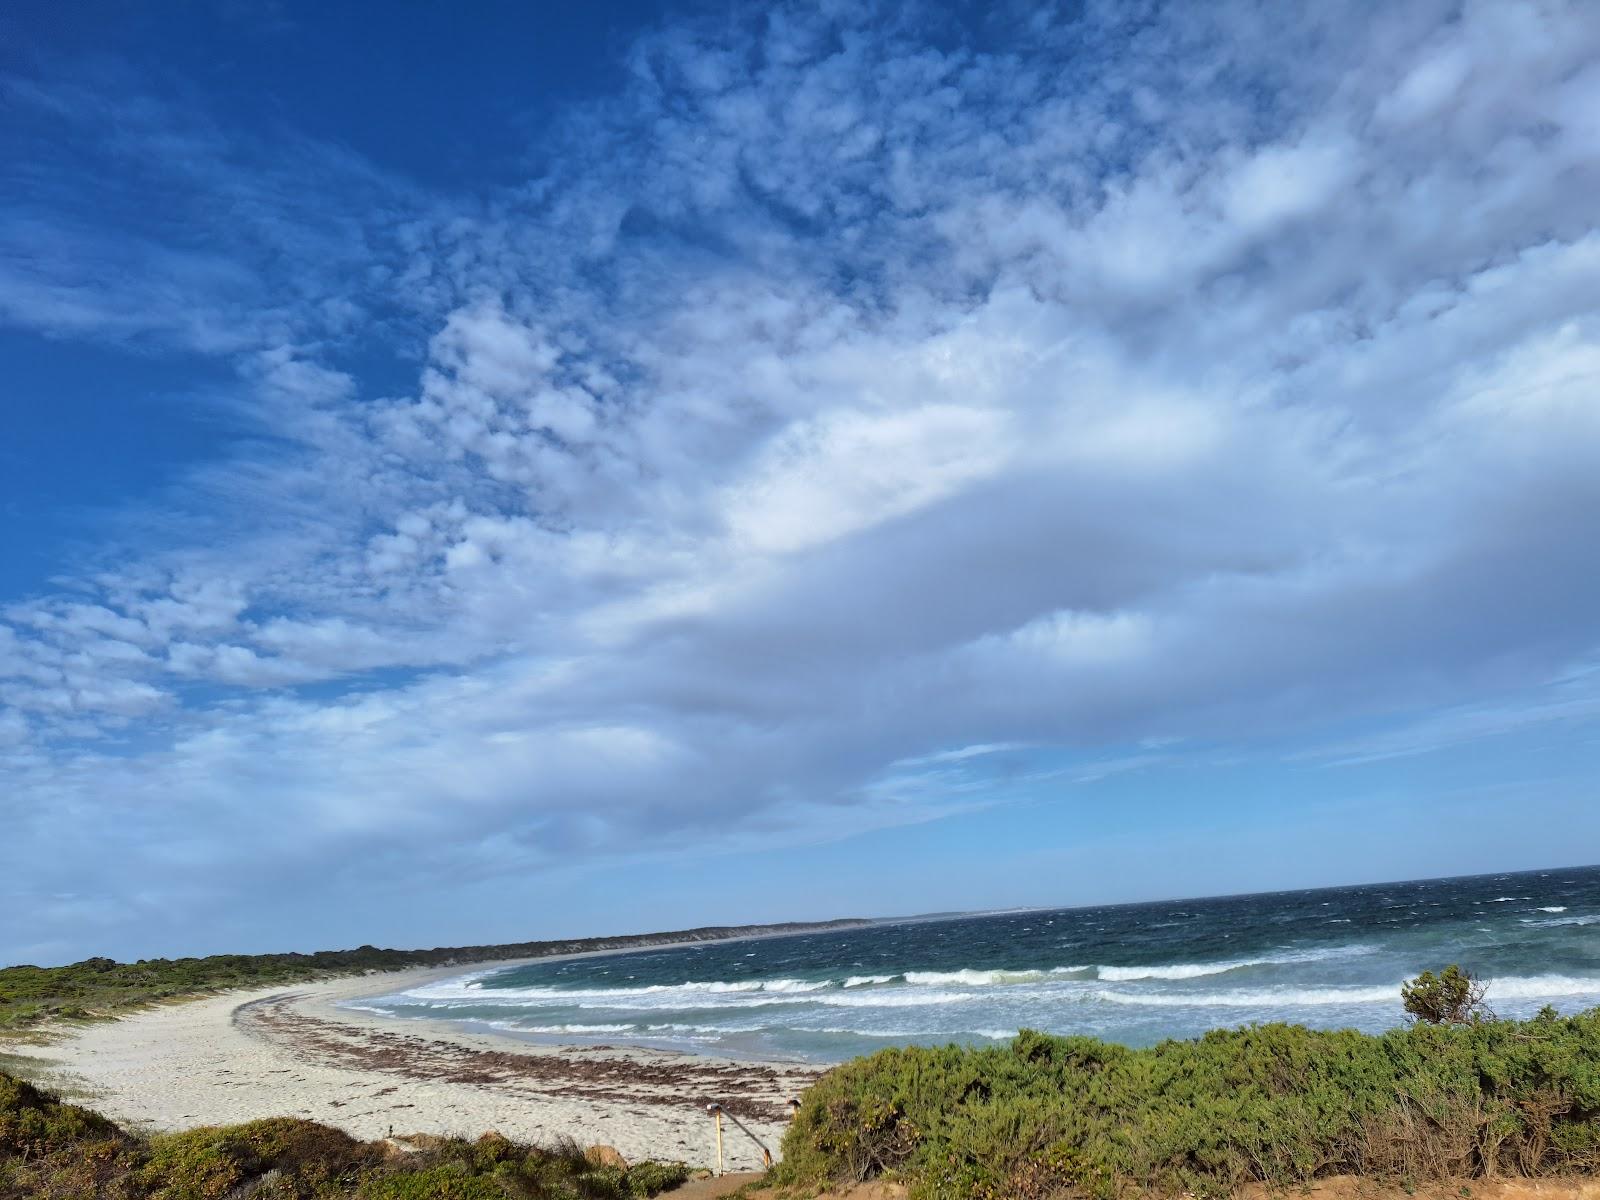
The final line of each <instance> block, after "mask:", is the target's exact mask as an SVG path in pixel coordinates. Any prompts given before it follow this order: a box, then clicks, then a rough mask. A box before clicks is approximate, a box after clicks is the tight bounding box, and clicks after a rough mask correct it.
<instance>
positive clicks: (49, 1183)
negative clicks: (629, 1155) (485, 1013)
mask: <svg viewBox="0 0 1600 1200" xmlns="http://www.w3.org/2000/svg"><path fill="white" fill-rule="evenodd" d="M412 1142H413V1144H412V1145H409V1146H408V1145H406V1144H405V1143H402V1142H360V1141H357V1140H355V1139H354V1138H352V1137H350V1136H349V1135H348V1134H345V1133H341V1132H340V1131H339V1130H337V1129H330V1128H329V1127H328V1126H326V1125H319V1124H316V1123H315V1122H313V1121H303V1120H299V1119H296V1118H291V1117H275V1118H271V1119H268V1120H263V1121H251V1122H250V1123H248V1124H245V1125H230V1126H224V1127H213V1128H202V1129H190V1130H186V1131H184V1132H182V1133H168V1134H158V1135H156V1136H153V1137H148V1138H146V1137H139V1136H136V1135H134V1134H131V1133H129V1132H127V1131H126V1130H123V1129H121V1128H119V1127H118V1126H117V1125H115V1124H114V1123H112V1122H111V1121H109V1120H107V1119H106V1118H105V1117H102V1116H100V1115H99V1114H97V1113H93V1112H90V1111H89V1110H87V1109H84V1108H79V1107H77V1106H76V1105H72V1104H66V1103H63V1102H62V1101H61V1100H59V1099H58V1098H57V1097H55V1096H52V1095H50V1094H49V1093H47V1092H42V1091H40V1090H39V1089H37V1088H35V1087H33V1086H32V1085H31V1084H28V1083H24V1082H23V1081H22V1080H19V1079H14V1078H12V1077H11V1076H9V1075H4V1074H0V1197H4V1198H6V1200H10V1198H11V1197H37V1198H39V1200H222V1198H224V1197H227V1198H230V1200H243V1198H244V1197H250V1198H252V1200H324V1198H330V1200H331V1198H333V1197H348V1198H350V1200H579V1198H583V1200H630V1198H633V1197H644V1196H654V1195H656V1194H658V1193H659V1192H662V1191H664V1190H667V1189H669V1188H673V1187H676V1186H677V1185H678V1184H680V1183H682V1182H683V1181H684V1180H685V1179H687V1178H688V1176H689V1170H688V1168H687V1167H685V1166H684V1165H683V1164H682V1163H660V1162H641V1163H636V1164H634V1165H632V1166H629V1167H623V1166H617V1165H608V1164H605V1163H601V1162H594V1161H591V1160H590V1159H589V1158H588V1157H587V1156H585V1154H584V1152H583V1151H582V1150H581V1149H579V1148H578V1147H577V1146H576V1145H573V1144H570V1143H569V1144H566V1145H561V1146H556V1147H553V1148H541V1147H536V1146H526V1145H521V1144H518V1143H516V1142H512V1141H510V1140H508V1139H506V1138H503V1137H501V1136H500V1135H499V1134H495V1133H489V1134H485V1135H484V1136H483V1137H480V1138H479V1139H478V1140H477V1141H465V1140H462V1139H458V1138H418V1139H412Z"/></svg>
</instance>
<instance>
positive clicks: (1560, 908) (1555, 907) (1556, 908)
mask: <svg viewBox="0 0 1600 1200" xmlns="http://www.w3.org/2000/svg"><path fill="white" fill-rule="evenodd" d="M1539 911H1540V912H1550V913H1558V912H1566V911H1567V906H1566V905H1565V904H1552V905H1550V906H1549V907H1548V908H1541V909H1540V910H1539Z"/></svg>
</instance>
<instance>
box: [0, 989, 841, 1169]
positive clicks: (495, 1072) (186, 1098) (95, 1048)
mask: <svg viewBox="0 0 1600 1200" xmlns="http://www.w3.org/2000/svg"><path fill="white" fill-rule="evenodd" d="M490 965H492V966H496V967H499V966H505V965H508V964H504V963H496V964H490ZM471 969H472V968H471V967H468V966H457V967H450V968H446V969H430V970H418V971H405V972H393V973H386V974H382V975H371V976H364V977H360V978H346V979H337V980H328V981H322V982H317V983H308V984H303V985H299V986H295V987H288V988H285V987H277V988H269V989H263V990H260V991H235V992H229V993H225V994H222V995H218V996H211V997H206V998H204V999H199V1000H193V1001H187V1002H183V1003H174V1004H168V1005H163V1006H160V1007H157V1008H153V1009H150V1010H147V1011H144V1012H139V1013H135V1014H133V1015H130V1016H126V1017H123V1018H121V1019H119V1020H116V1021H108V1022H104V1023H101V1024H92V1025H85V1026H80V1027H76V1028H71V1029H63V1030H57V1031H55V1032H54V1035H53V1036H52V1037H51V1038H50V1040H49V1041H48V1042H47V1043H45V1044H40V1045H14V1046H8V1047H6V1050H7V1053H8V1054H13V1055H17V1056H19V1057H23V1058H27V1059H31V1060H33V1063H34V1064H35V1065H36V1067H37V1069H36V1070H35V1071H31V1072H30V1074H33V1075H35V1076H36V1077H37V1078H38V1079H39V1080H40V1081H42V1082H45V1083H47V1084H48V1085H50V1086H53V1087H55V1088H57V1089H59V1090H62V1091H64V1092H65V1093H67V1094H69V1095H71V1096H73V1097H74V1098H79V1097H81V1098H84V1099H85V1100H86V1101H87V1102H89V1103H91V1105H92V1107H94V1108H96V1109H98V1110H100V1111H101V1112H104V1113H105V1114H106V1115H108V1116H110V1117H112V1118H114V1119H116V1120H117V1121H119V1122H122V1123H123V1124H125V1125H128V1126H130V1127H136V1128H140V1129H146V1130H171V1129H184V1128H189V1127H192V1126H196V1125H215V1124H227V1123H232V1122H238V1121H248V1120H253V1119H255V1118H258V1117H268V1116H298V1117H307V1118H310V1119H313V1120H316V1121H321V1122H323V1123H325V1124H328V1125H333V1126H337V1127H338V1128H340V1129H344V1130H346V1131H348V1132H349V1133H351V1134H353V1135H355V1136H357V1137H362V1138H379V1137H384V1136H387V1135H389V1134H390V1133H394V1134H407V1133H431V1134H458V1135H466V1136H469V1137H477V1136H478V1135H480V1134H482V1133H484V1132H486V1131H488V1130H491V1129H493V1130H498V1131H499V1132H500V1133H502V1134H505V1135H506V1136H507V1137H511V1138H514V1139H520V1140H528V1141H550V1140H552V1139H555V1138H558V1137H564V1136H565V1137H571V1138H574V1139H576V1140H577V1141H578V1142H580V1143H581V1144H584V1145H590V1144H594V1143H600V1144H604V1145H609V1146H614V1147H616V1149H618V1150H619V1151H621V1152H622V1154H623V1155H624V1156H625V1157H627V1158H628V1159H629V1160H630V1161H633V1160H637V1159H642V1158H660V1159H680V1160H682V1161H685V1162H688V1163H690V1164H692V1165H710V1164H712V1163H713V1162H714V1161H715V1155H716V1149H715V1140H714V1132H713V1126H712V1121H711V1118H710V1117H709V1116H708V1115H707V1114H706V1111H705V1107H706V1105H707V1104H709V1103H712V1102H717V1103H720V1104H721V1105H722V1106H723V1107H724V1109H725V1111H726V1112H727V1114H728V1118H729V1119H728V1121H727V1123H726V1125H725V1134H724V1136H725V1142H724V1144H725V1148H726V1162H727V1166H728V1167H729V1169H752V1168H756V1167H759V1166H760V1165H761V1149H760V1147H759V1146H758V1145H757V1140H759V1141H760V1142H761V1143H764V1144H765V1145H766V1146H767V1147H769V1148H770V1149H771V1150H772V1152H773V1154H774V1156H776V1155H777V1153H778V1142H779V1139H780V1137H781V1136H782V1132H783V1127H784V1124H785V1122H786V1120H787V1117H788V1101H789V1100H790V1099H792V1098H795V1097H797V1096H798V1095H799V1094H800V1092H801V1091H802V1090H804V1088H805V1087H806V1085H807V1084H808V1083H809V1082H810V1081H811V1080H812V1079H814V1078H815V1077H816V1075H817V1073H818V1069H817V1068H813V1067H807V1066H800V1065H790V1064H775V1063H748V1062H735V1061H731V1060H725V1059H713V1058H705V1057H701V1056H698V1055H688V1054H679V1053H671V1052H666V1051H652V1050H640V1049H636V1048H633V1047H610V1046H592V1047H564V1046H563V1047H558V1046H535V1045H529V1044H528V1043H525V1042H522V1041H518V1040H516V1039H512V1038H509V1037H501V1036H497V1035H494V1034H491V1033H483V1034H479V1033H468V1032H463V1031H461V1030H459V1029H456V1028H454V1027H453V1026H451V1025H449V1024H447V1023H445V1022H432V1021H416V1020H396V1019H392V1018H385V1017H382V1016H378V1015H376V1014H372V1013H367V1012H361V1011H352V1010H350V1009H346V1008H341V1007H338V1004H339V1002H340V1001H345V1000H354V999H359V998H362V997H365V996H372V995H379V994H383V993H387V992H393V991H396V990H400V989H402V988H408V987H415V986H417V985H418V984H421V983H424V982H428V981H431V980H436V979H441V978H447V977H450V976H455V975H461V974H464V973H466V972H467V971H469V970H471ZM741 1126H742V1129H741ZM743 1130H748V1133H746V1132H743Z"/></svg>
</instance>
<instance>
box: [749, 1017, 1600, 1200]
mask: <svg viewBox="0 0 1600 1200" xmlns="http://www.w3.org/2000/svg"><path fill="white" fill-rule="evenodd" d="M783 1151H784V1156H783V1162H782V1164H781V1165H780V1166H779V1168H778V1174H777V1177H778V1179H779V1180H780V1181H782V1182H783V1183H785V1184H788V1185H800V1186H808V1187H814V1186H819V1185H823V1184H829V1183H835V1182H843V1181H847V1180H856V1179H863V1178H870V1177H872V1176H876V1175H894V1176H897V1177H899V1178H902V1179H904V1180H906V1181H907V1182H908V1183H910V1184H911V1188H912V1194H913V1195H914V1196H928V1197H932V1196H938V1197H984V1198H988V1197H993V1198H996V1200H999V1198H1001V1197H1015V1198H1018V1200H1027V1198H1029V1197H1034V1196H1039V1197H1043V1196H1049V1195H1054V1194H1057V1193H1059V1192H1062V1191H1070V1192H1074V1193H1088V1194H1091V1195H1095V1196H1101V1197H1112V1196H1118V1195H1122V1194H1126V1193H1130V1192H1135V1191H1144V1190H1155V1191H1160V1192H1166V1193H1176V1192H1193V1193H1196V1194H1200V1195H1213V1196H1215V1195H1222V1194H1225V1193H1229V1192H1232V1191H1233V1190H1235V1189H1236V1188H1237V1187H1238V1186H1240V1185H1241V1184H1244V1183H1248V1182H1252V1181H1262V1182H1266V1183H1269V1184H1273V1185H1278V1186H1288V1185H1292V1184H1299V1183H1303V1182H1305V1181H1308V1180H1311V1179H1315V1178H1318V1177H1321V1176H1327V1175H1334V1174H1358V1175H1377V1176H1387V1177H1396V1178H1408V1179H1414V1180H1422V1179H1441V1178H1447V1177H1459V1176H1466V1177H1472V1176H1480V1175H1495V1174H1518V1175H1541V1174H1549V1173H1555V1172H1593V1171H1595V1170H1597V1169H1600V1010H1596V1011H1593V1012H1589V1013H1585V1014H1582V1015H1579V1016H1574V1017H1560V1016H1558V1015H1557V1014H1555V1013H1553V1012H1547V1013H1544V1014H1541V1015H1540V1016H1539V1017H1536V1018H1535V1019H1534V1020H1532V1021H1525V1022H1514V1021H1481V1022H1478V1023H1475V1024H1470V1025H1456V1026H1451V1025H1431V1024H1417V1025H1414V1026H1411V1027H1408V1028H1405V1029H1398V1030H1393V1031H1391V1032H1389V1033H1386V1034H1383V1035H1382V1036H1377V1037H1373V1036H1368V1035H1365V1034H1360V1033H1355V1032H1353V1031H1342V1032H1320V1031H1313V1030H1309V1029H1304V1028H1301V1027H1299V1026H1290V1025H1264V1026H1257V1027H1252V1028H1247V1029H1239V1030H1221V1031H1216V1032H1213V1033H1209V1034H1207V1035H1206V1036H1205V1037H1202V1038H1200V1039H1198V1040H1195V1041H1187V1042H1164V1043H1162V1044H1161V1045H1159V1046H1154V1047H1151V1048H1149V1049H1145V1050H1131V1049H1128V1048H1126V1047H1122V1046H1115V1045H1108V1044H1106V1043H1102V1042H1098V1041H1094V1040H1092V1039H1088V1038H1055V1037H1049V1036H1047V1035H1044V1034H1039V1033H1034V1032H1032V1031H1024V1032H1022V1033H1021V1034H1019V1035H1018V1036H1017V1038H1016V1039H1015V1040H1014V1041H1013V1042H1012V1043H1011V1044H1010V1045H1009V1046H1006V1047H986V1048H982V1049H967V1048H962V1047H954V1046H952V1047H945V1048H941V1049H924V1048H908V1049H899V1050H885V1051H882V1052H881V1053H879V1054H876V1055H873V1056H872V1057H870V1058H865V1059H857V1060H855V1061H853V1062H849V1063H845V1064H843V1065H842V1066H840V1067H837V1068H835V1069H834V1070H832V1071H830V1072H829V1073H828V1074H827V1075H825V1076H824V1077H823V1078H822V1079H821V1080H819V1081H818V1083H817V1084H816V1085H814V1086H813V1087H812V1088H811V1089H810V1090H809V1091H808V1092H807V1093H806V1095H805V1097H804V1099H803V1101H802V1103H801V1107H800V1111H799V1113H798V1114H797V1115H796V1118H795V1121H794V1123H793V1124H792V1125H791V1126H790V1128H789V1130H788V1132H787V1133H786V1135H785V1137H784V1142H783Z"/></svg>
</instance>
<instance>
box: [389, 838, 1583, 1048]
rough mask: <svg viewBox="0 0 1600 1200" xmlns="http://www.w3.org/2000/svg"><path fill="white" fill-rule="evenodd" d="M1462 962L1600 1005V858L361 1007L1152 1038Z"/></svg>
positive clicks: (1568, 1002) (834, 1032)
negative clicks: (1577, 865) (1582, 864)
mask: <svg viewBox="0 0 1600 1200" xmlns="http://www.w3.org/2000/svg"><path fill="white" fill-rule="evenodd" d="M1452 962H1459V963H1461V964H1462V965H1463V966H1466V967H1468V968H1470V969H1471V970H1473V971H1474V972H1475V973H1477V974H1478V975H1479V976H1480V977H1482V978H1484V979H1486V980H1488V981H1489V1003H1490V1005H1491V1006H1492V1007H1493V1008H1494V1009H1495V1010H1496V1011H1497V1012H1499V1013H1500V1014H1502V1015H1505V1016H1522V1015H1527V1014H1530V1013H1532V1012H1534V1011H1535V1010H1537V1009H1538V1008H1539V1007H1540V1006H1541V1005H1543V1004H1553V1005H1555V1006H1556V1007H1557V1008H1559V1009H1561V1010H1563V1011H1572V1010H1575V1009H1579V1008H1589V1007H1593V1006H1595V1005H1600V868H1595V867H1586V868H1581V869H1566V870H1556V871H1539V872H1529V873H1523V874H1509V875H1491V876H1476V877H1472V878H1461V879H1432V880H1419V881H1414V882H1407V883H1393V884H1382V885H1375V886H1370V887H1354V888H1333V889H1325V890H1319V891H1305V892H1283V893H1276V894H1272V895H1256V896H1232V897H1219V898H1210V899H1203V900H1178V901H1165V902H1161V903H1155V904H1135V905H1117V906H1110V907H1104V908H1073V909H1057V910H1029V911H1026V912H1007V913H988V914H977V915H971V916H961V917H947V918H938V919H929V920H914V921H897V922H888V923H883V924H879V925H873V926H870V927H867V928H861V929H851V930H844V931H839V932H833V933H823V934H807V935H799V936H792V937H782V938H770V939H762V940H755V941H747V942H729V943H718V944H711V945H700V946H689V947H681V948H676V949H671V950H653V951H639V952H634V953H628V954H614V955H603V956H596V957H590V958H583V959H574V960H570V961H566V962H550V963H536V964H532V965H529V966H523V967H515V968H510V969H500V970H496V971H487V972H479V973H476V974H472V975H465V976H462V977H459V978H455V979H449V980H445V981H442V982H438V983H433V984H428V985H426V986H423V987H419V988H416V989H414V990H411V991H408V992H403V993H399V994H395V995H391V996H384V997H378V998H376V999H371V1000H364V1001H362V1002H361V1003H360V1007H365V1008H369V1009H372V1010H374V1011H379V1012H383V1013H387V1014H390V1015H394V1016H399V1017H407V1016H413V1017H428V1018H432V1019H440V1018H444V1019H448V1020H455V1021H461V1022H466V1023H471V1024H476V1025H480V1026H481V1025H489V1026H492V1027H493V1028H495V1029H497V1030H500V1031H502V1032H506V1033H510V1034H513V1035H517V1036H521V1037H526V1038H530V1039H533V1040H540V1041H557V1042H573V1043H586V1044H587V1043H596V1042H605V1043H613V1044H619V1043H638V1044H645V1045H656V1046H666V1047H671V1048H677V1049H689V1050H696V1051H701V1052H704V1053H711V1054H719V1055H731V1056H740V1057H760V1058H796V1059H807V1060H812V1061H820V1062H833V1061H838V1060H841V1059H844V1058H848V1057H851V1056H852V1055H856V1054H862V1053H867V1052H870V1051H873V1050H876V1049H879V1048H881V1047H883V1046H888V1045H903V1044H907V1043H913V1042H915V1043H922V1044H942V1043H946V1042H951V1041H957V1042H967V1043H974V1044H983V1043H986V1042H991V1041H995V1040H1000V1039H1005V1038H1009V1037H1011V1036H1012V1035H1013V1034H1014V1033H1015V1031H1016V1030H1017V1029H1019V1028H1024V1027H1027V1028H1034V1029H1044V1030H1049V1031H1051V1032H1056V1033H1082V1034H1090V1035H1093V1036H1096V1037H1102V1038H1107V1039H1111V1040H1113V1041H1119V1042H1124V1043H1127V1044H1130V1045H1147V1044H1149V1043H1152V1042H1156V1041H1159V1040H1161V1039H1163V1038H1169V1037H1192V1036H1195V1035H1198V1034H1200V1033H1203V1032H1204V1031H1205V1030H1207V1029H1213V1028H1217V1027H1219V1026H1234V1025H1242V1024H1247V1023H1250V1022H1259V1021H1296V1022H1300V1023H1303V1024H1307V1025H1312V1026H1317V1027H1323V1028H1333V1027H1354V1028H1358V1029H1365V1030H1369V1031H1377V1030H1381V1029H1384V1028H1387V1027H1389V1026H1393V1025H1396V1024H1399V1023H1400V1022H1401V1021H1402V1019H1403V1014H1402V1012H1401V1008H1400V999H1399V988H1400V983H1401V981H1402V980H1404V979H1407V978H1409V977H1411V976H1413V975H1415V974H1417V973H1418V972H1419V971H1421V970H1424V969H1428V968H1438V967H1441V966H1444V965H1446V964H1448V963H1452Z"/></svg>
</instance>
